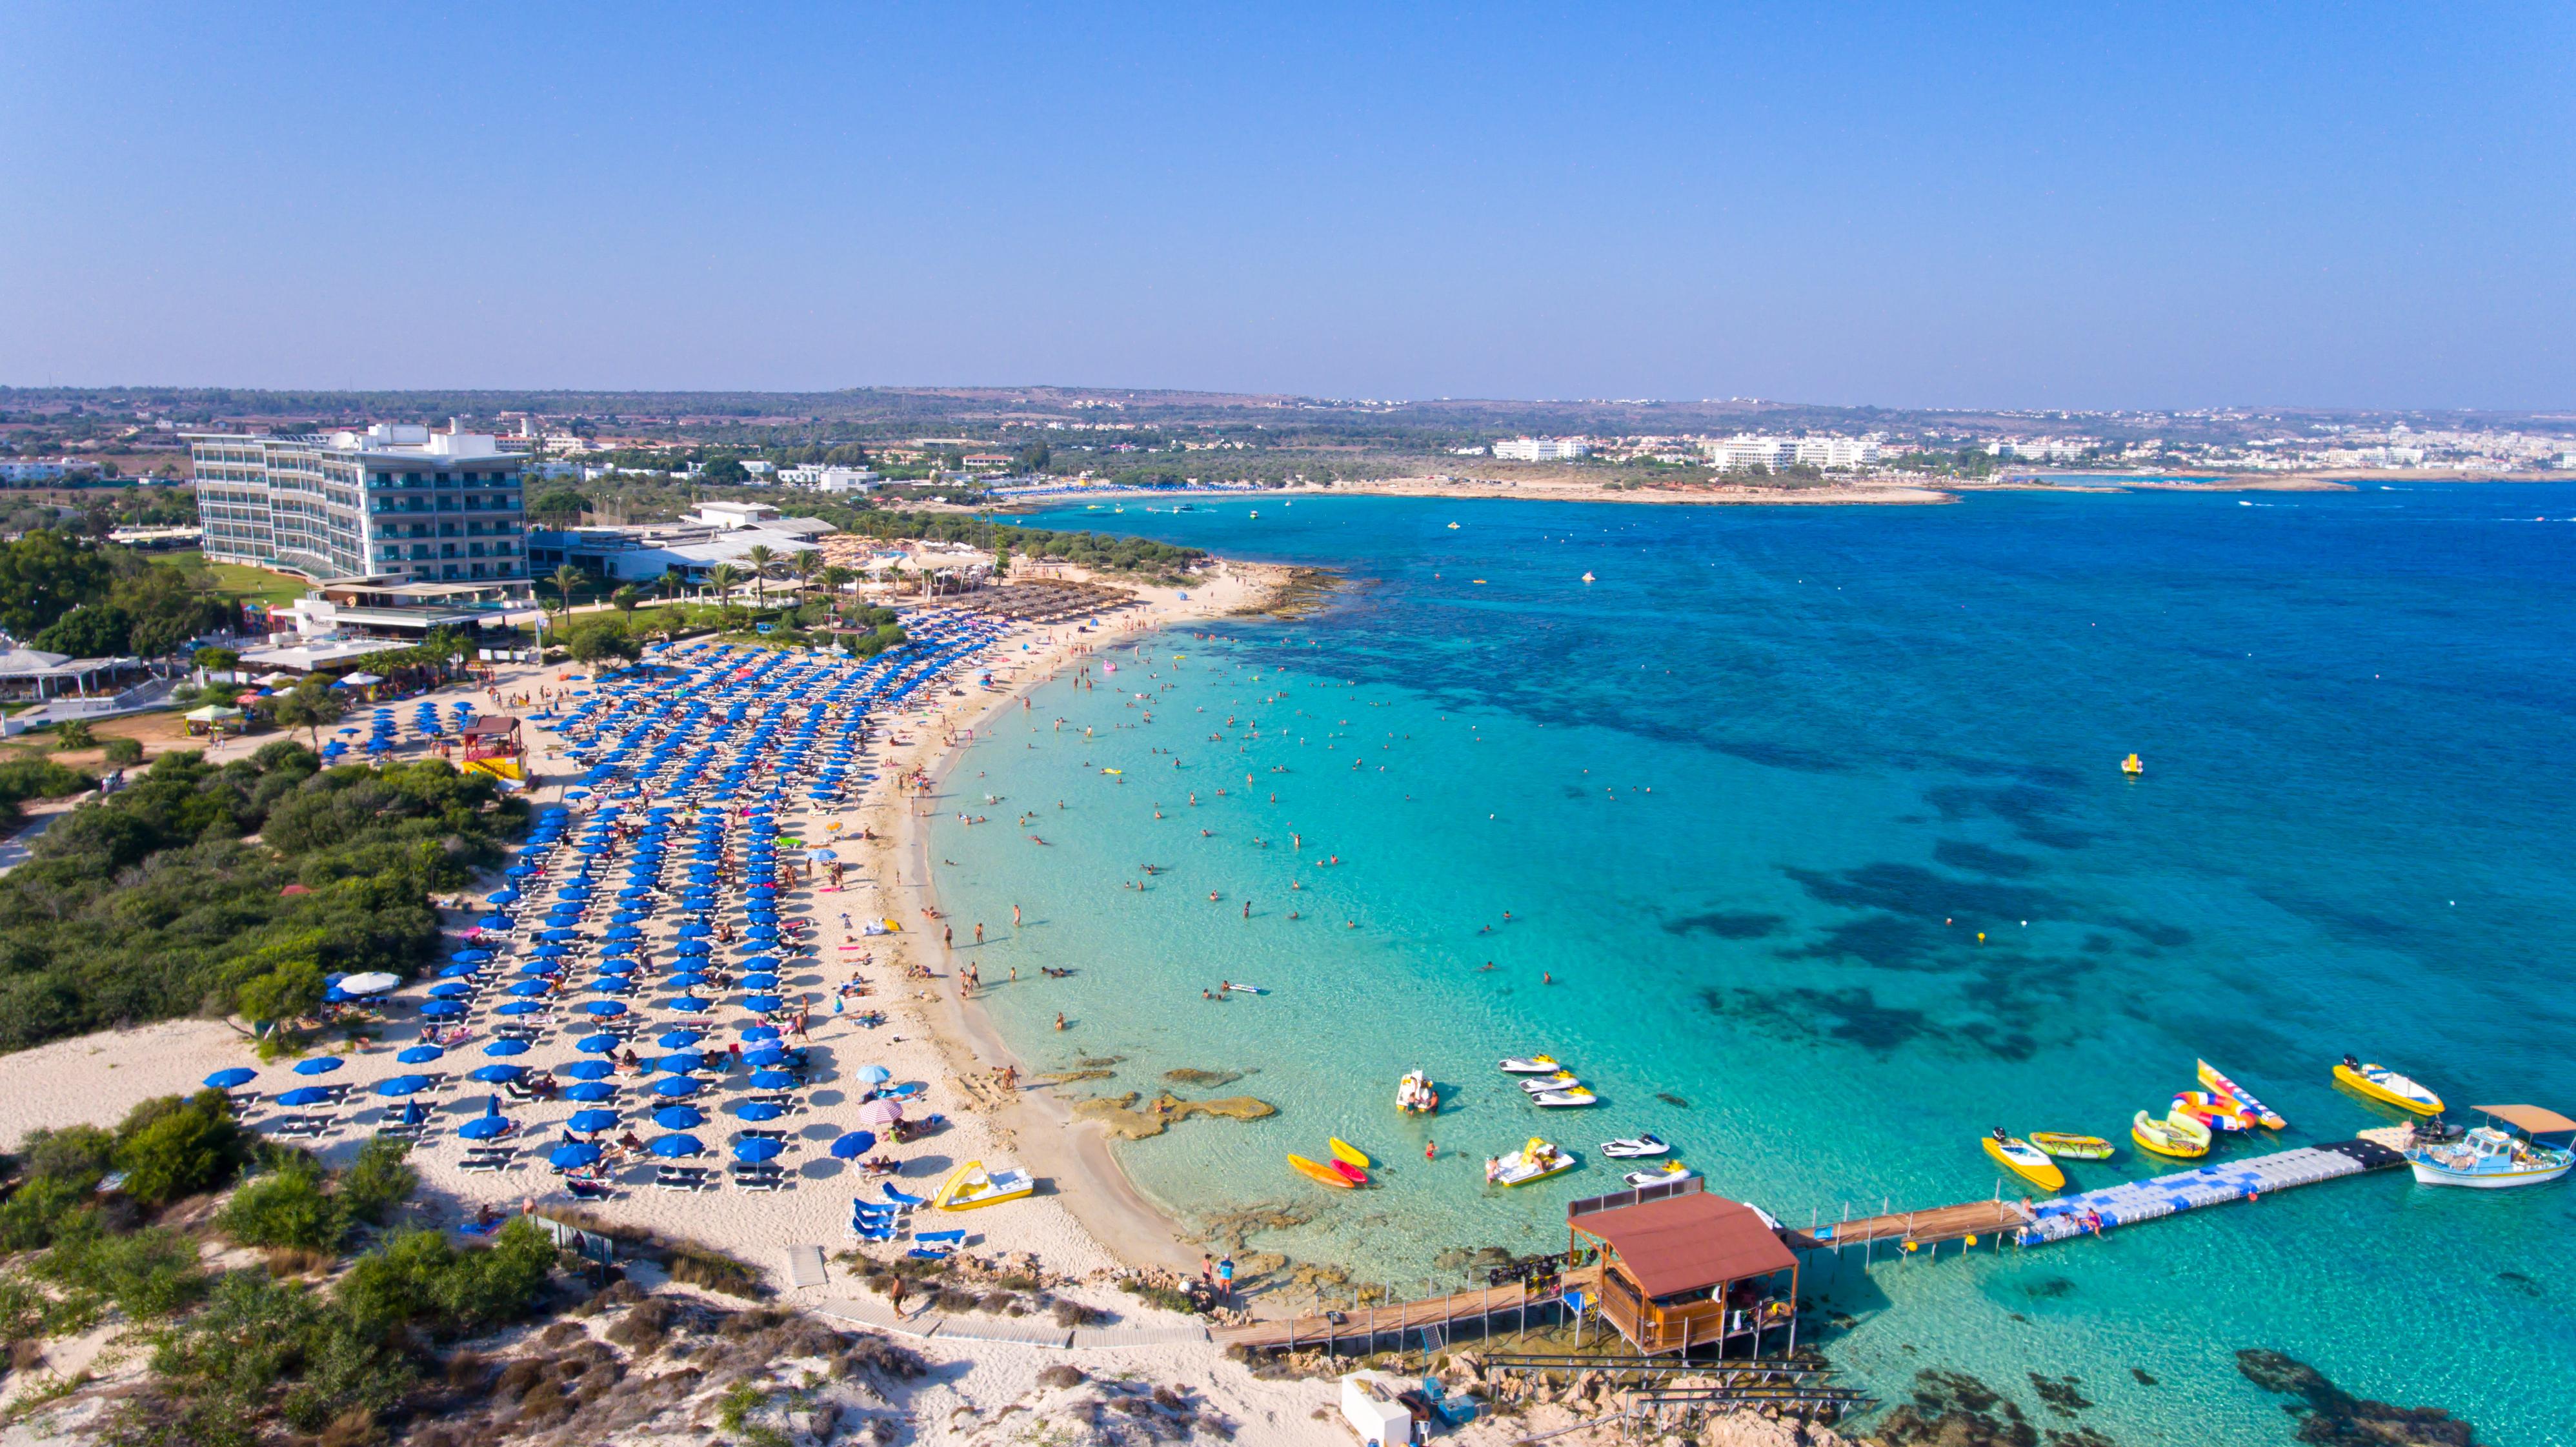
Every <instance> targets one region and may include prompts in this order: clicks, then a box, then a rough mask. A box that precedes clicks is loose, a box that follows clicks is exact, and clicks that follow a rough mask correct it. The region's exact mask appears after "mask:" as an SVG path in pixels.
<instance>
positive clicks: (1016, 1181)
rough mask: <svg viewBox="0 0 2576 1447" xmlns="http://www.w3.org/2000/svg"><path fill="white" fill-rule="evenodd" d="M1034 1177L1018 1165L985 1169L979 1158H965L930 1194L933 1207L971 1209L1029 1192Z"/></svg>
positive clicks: (1028, 1193) (1031, 1190) (1033, 1184)
mask: <svg viewBox="0 0 2576 1447" xmlns="http://www.w3.org/2000/svg"><path fill="white" fill-rule="evenodd" d="M1037 1188H1038V1183H1037V1181H1036V1180H1035V1179H1034V1178H1033V1177H1031V1176H1030V1175H1029V1173H1028V1172H1026V1171H1024V1170H1021V1169H1019V1168H1018V1167H1017V1166H1001V1167H998V1168H995V1169H991V1170H987V1169H986V1168H985V1166H984V1163H983V1162H982V1161H968V1162H967V1163H966V1164H964V1165H962V1166H959V1167H958V1168H957V1169H956V1171H955V1172H953V1173H952V1174H950V1176H949V1177H948V1179H947V1180H945V1181H942V1182H940V1183H939V1191H938V1194H936V1195H934V1196H932V1197H931V1198H930V1204H931V1206H932V1207H933V1208H934V1209H937V1210H941V1211H972V1210H974V1209H976V1208H977V1207H979V1206H994V1205H999V1204H1001V1203H1002V1202H1004V1201H1016V1200H1019V1199H1020V1198H1021V1197H1023V1196H1027V1195H1031V1194H1034V1193H1035V1192H1036V1190H1037Z"/></svg>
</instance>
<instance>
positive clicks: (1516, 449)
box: [1494, 437, 1592, 462]
mask: <svg viewBox="0 0 2576 1447" xmlns="http://www.w3.org/2000/svg"><path fill="white" fill-rule="evenodd" d="M1494 455H1495V456H1496V457H1499V458H1502V459H1504V460H1506V461H1509V462H1571V461H1573V460H1574V459H1575V458H1578V457H1590V456H1591V455H1592V444H1591V443H1589V442H1587V441H1584V440H1583V439H1581V438H1577V437H1515V438H1513V439H1511V440H1510V441H1508V442H1497V443H1495V444H1494Z"/></svg>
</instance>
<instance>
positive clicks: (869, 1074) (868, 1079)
mask: <svg viewBox="0 0 2576 1447" xmlns="http://www.w3.org/2000/svg"><path fill="white" fill-rule="evenodd" d="M850 1078H851V1079H852V1080H855V1081H857V1082H859V1083H860V1084H861V1085H883V1084H885V1083H886V1082H887V1081H889V1080H892V1079H894V1072H893V1071H891V1070H888V1069H886V1068H885V1067H884V1066H882V1065H862V1066H860V1067H859V1068H858V1069H856V1070H853V1071H851V1072H850Z"/></svg>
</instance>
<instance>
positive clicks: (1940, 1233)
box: [1780, 1201, 2030, 1251]
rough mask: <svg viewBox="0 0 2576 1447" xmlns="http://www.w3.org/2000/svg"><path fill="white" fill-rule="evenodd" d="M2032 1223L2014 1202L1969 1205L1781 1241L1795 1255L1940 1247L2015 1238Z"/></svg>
mask: <svg viewBox="0 0 2576 1447" xmlns="http://www.w3.org/2000/svg"><path fill="white" fill-rule="evenodd" d="M2029 1223H2030V1218H2029V1217H2028V1216H2026V1215H2024V1214H2023V1212H2022V1209H2021V1207H2019V1206H2018V1205H2015V1204H2014V1203H2012V1202H2010V1201H1969V1202H1966V1203H1964V1204H1961V1205H1957V1206H1935V1207H1933V1208H1931V1209H1930V1210H1928V1211H1890V1212H1888V1213H1887V1214H1886V1215H1884V1216H1864V1217H1862V1218H1861V1219H1859V1220H1857V1221H1843V1222H1839V1223H1837V1224H1834V1225H1830V1226H1819V1227H1817V1228H1815V1230H1813V1231H1812V1232H1810V1231H1797V1230H1784V1231H1782V1232H1781V1233H1780V1239H1781V1240H1783V1241H1785V1242H1787V1243H1789V1247H1790V1249H1791V1250H1794V1251H1812V1250H1823V1251H1830V1250H1833V1249H1835V1248H1837V1247H1842V1246H1864V1247H1866V1246H1870V1245H1874V1244H1876V1243H1878V1242H1881V1241H1886V1242H1891V1243H1895V1244H1897V1245H1898V1246H1899V1248H1900V1249H1902V1245H1903V1243H1905V1242H1907V1241H1912V1242H1914V1243H1915V1244H1917V1245H1920V1246H1937V1245H1939V1244H1941V1243H1942V1242H1944V1241H1958V1240H1963V1239H1965V1238H1967V1237H1970V1236H1991V1235H1994V1234H1996V1233H1998V1232H2004V1233H2009V1232H2014V1231H2018V1230H2020V1229H2021V1228H2022V1227H2024V1226H2026V1225H2028V1224H2029Z"/></svg>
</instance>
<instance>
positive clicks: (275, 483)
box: [188, 422, 528, 592]
mask: <svg viewBox="0 0 2576 1447" xmlns="http://www.w3.org/2000/svg"><path fill="white" fill-rule="evenodd" d="M188 440H189V443H190V444H191V446H192V447H193V448H194V450H195V454H196V469H197V518H198V521H199V523H200V524H201V525H202V526H203V527H204V529H205V534H206V540H205V552H206V557H207V558H208V559H210V560H212V561H215V562H224V563H250V564H254V565H256V566H258V567H263V568H280V569H285V570H288V571H292V572H297V573H302V574H303V575H304V576H306V577H308V578H311V579H313V580H314V581H315V582H317V583H318V582H326V581H329V580H332V579H355V578H373V579H383V580H386V581H389V582H392V583H395V584H401V583H407V582H413V583H428V582H439V583H449V582H457V583H463V582H481V581H496V582H497V581H511V580H515V581H517V582H518V583H519V584H520V587H521V588H524V587H525V586H526V580H527V578H528V558H527V543H526V533H527V522H526V514H525V512H524V508H523V502H524V497H523V493H522V490H521V481H520V479H521V476H522V469H523V468H524V467H525V465H526V462H527V459H526V458H525V457H523V456H522V455H520V454H518V453H515V452H504V451H502V450H501V447H500V444H499V442H498V441H497V440H496V439H494V438H492V437H489V436H484V435H481V434H478V433H472V432H463V431H457V430H454V429H451V430H449V431H446V432H432V431H430V430H429V429H428V428H426V427H420V426H413V425H407V424H401V423H383V422H379V423H377V424H376V425H375V426H373V427H370V428H368V429H367V430H366V431H364V432H333V433H329V434H327V435H325V434H313V435H309V436H294V437H240V436H230V435H221V434H215V433H192V434H190V436H189V439H188ZM512 591H513V592H515V591H518V590H516V589H514V590H512Z"/></svg>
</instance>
